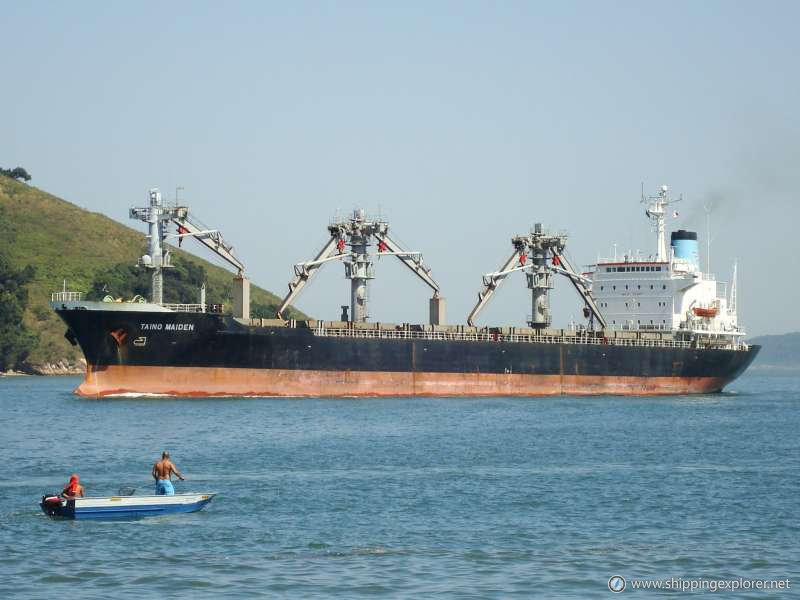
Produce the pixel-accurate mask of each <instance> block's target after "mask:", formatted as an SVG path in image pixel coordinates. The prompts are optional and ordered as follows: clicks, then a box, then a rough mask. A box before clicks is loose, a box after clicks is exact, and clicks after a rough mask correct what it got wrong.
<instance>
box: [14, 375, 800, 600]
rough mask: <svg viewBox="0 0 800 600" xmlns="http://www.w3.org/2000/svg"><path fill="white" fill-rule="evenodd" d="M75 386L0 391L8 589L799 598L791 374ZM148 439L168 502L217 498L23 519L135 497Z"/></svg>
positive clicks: (71, 381)
mask: <svg viewBox="0 0 800 600" xmlns="http://www.w3.org/2000/svg"><path fill="white" fill-rule="evenodd" d="M78 382H79V379H78V378H67V377H49V378H37V377H17V378H6V379H0V421H1V422H2V427H0V442H1V443H0V452H2V457H1V458H2V460H0V500H1V501H2V502H1V503H0V590H2V591H3V594H4V596H14V597H20V598H34V599H36V598H42V599H45V598H47V599H50V598H54V597H70V598H76V597H77V598H125V597H131V598H132V597H137V598H149V597H161V598H173V597H174V598H238V597H252V596H257V595H264V596H271V597H303V598H312V597H318V598H327V597H336V598H355V597H406V598H408V597H442V598H509V597H526V598H527V597H546V598H556V597H563V598H567V597H574V598H590V597H597V598H601V597H605V598H607V597H609V596H613V594H612V593H611V592H610V591H609V588H608V586H609V578H610V577H612V576H614V575H619V576H622V577H623V578H624V579H625V580H626V582H627V588H626V590H625V591H624V593H623V594H621V595H622V596H623V597H625V596H630V595H634V596H636V595H637V593H636V591H635V590H634V589H633V588H632V582H633V581H634V580H636V579H637V578H638V579H641V580H648V579H652V580H662V585H664V583H663V581H670V580H671V579H672V580H674V581H676V582H678V581H689V580H711V579H714V580H734V579H735V580H739V579H740V578H742V579H746V580H785V579H787V578H788V579H789V580H790V585H791V586H792V587H791V591H789V592H788V593H789V594H793V593H794V594H796V593H797V592H798V590H800V573H798V566H799V565H800V526H799V525H798V507H800V494H799V492H800V434H799V433H798V432H800V411H799V410H798V409H800V376H798V375H780V376H779V375H772V374H768V373H764V372H757V371H751V372H749V373H747V374H745V375H744V376H743V377H742V378H741V379H739V380H738V381H736V382H734V383H733V384H732V385H731V386H730V388H729V391H728V392H726V393H722V394H711V395H703V396H674V397H657V398H646V397H594V398H579V397H555V398H530V399H517V398H513V399H512V398H488V399H484V398H481V399H477V398H458V399H454V398H415V399H407V398H405V399H404V398H381V399H324V398H320V399H277V398H219V399H173V398H130V397H128V398H112V399H99V400H98V399H85V398H79V397H76V396H74V395H73V394H72V390H73V389H74V388H75V387H76V385H77V384H78ZM164 449H167V450H169V451H170V452H171V454H172V459H173V461H174V462H175V463H176V465H177V466H178V468H179V469H180V470H181V471H182V472H183V473H184V474H185V475H186V477H187V480H186V482H177V483H176V489H177V491H178V492H179V493H180V492H195V491H196V492H203V491H212V492H218V493H219V496H218V497H217V498H216V499H215V500H214V501H213V502H212V503H211V504H210V505H209V506H208V507H207V508H206V510H204V511H202V512H199V513H193V514H188V515H173V516H167V517H160V518H154V519H145V520H141V521H132V522H110V523H109V522H91V521H53V520H50V519H49V518H47V517H46V516H45V515H44V514H43V513H42V512H41V511H40V509H39V507H38V502H39V499H40V496H41V495H42V494H44V493H45V492H50V491H57V490H60V489H61V487H63V486H64V484H66V482H67V479H68V478H69V475H70V474H71V473H73V472H76V473H78V474H79V475H80V476H81V479H82V482H83V484H84V485H85V486H86V492H87V495H100V496H103V495H114V494H117V493H118V490H119V489H120V488H121V487H123V486H131V487H135V488H136V490H137V491H136V493H137V494H150V493H152V489H153V480H152V478H151V476H150V469H151V467H152V464H153V462H155V461H156V460H157V459H158V458H159V456H160V453H161V451H162V450H164ZM615 583H616V584H617V585H618V584H619V582H618V581H615ZM681 585H683V584H681ZM640 594H641V596H642V597H658V596H659V595H661V594H667V592H662V593H659V592H653V591H647V592H641V593H640ZM784 594H787V592H786V591H783V592H758V591H754V590H749V591H748V590H739V591H731V590H728V591H725V592H723V593H722V594H719V597H777V596H782V595H784Z"/></svg>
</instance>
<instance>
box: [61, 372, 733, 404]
mask: <svg viewBox="0 0 800 600" xmlns="http://www.w3.org/2000/svg"><path fill="white" fill-rule="evenodd" d="M725 383H727V382H726V381H725V380H724V379H723V378H720V377H631V376H619V377H618V376H594V375H518V374H513V373H510V374H493V373H399V372H381V371H312V370H304V371H294V370H283V369H234V368H209V367H136V366H108V367H100V368H94V367H89V368H88V369H87V372H86V378H85V380H84V381H83V382H82V383H81V385H80V386H78V388H77V389H76V390H75V393H76V394H78V395H81V396H89V397H97V396H110V395H116V394H163V395H168V396H289V397H299V396H311V397H315V396H338V397H355V396H560V395H629V396H641V395H671V394H702V393H709V392H718V391H720V390H721V389H722V387H723V386H724V385H725Z"/></svg>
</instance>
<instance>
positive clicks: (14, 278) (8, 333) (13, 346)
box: [0, 255, 38, 371]
mask: <svg viewBox="0 0 800 600" xmlns="http://www.w3.org/2000/svg"><path fill="white" fill-rule="evenodd" d="M34 275H35V271H34V268H33V267H31V266H30V265H28V266H27V267H25V268H24V269H22V270H17V269H14V268H13V267H12V266H11V265H10V264H9V263H8V261H7V260H6V258H5V257H4V256H2V255H0V371H8V370H9V369H14V368H16V367H18V366H19V365H20V364H21V363H22V362H24V361H25V359H26V358H27V357H28V354H30V352H31V350H33V347H34V346H35V345H36V343H37V341H38V338H37V336H36V335H34V334H33V333H30V332H29V331H27V330H26V329H25V327H24V326H23V325H22V314H23V313H24V312H25V307H26V306H27V305H28V289H27V288H26V287H25V286H26V285H27V284H28V283H29V282H30V281H31V280H33V277H34Z"/></svg>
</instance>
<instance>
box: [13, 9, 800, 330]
mask: <svg viewBox="0 0 800 600" xmlns="http://www.w3.org/2000/svg"><path fill="white" fill-rule="evenodd" d="M78 6H79V7H80V8H81V10H75V5H62V4H59V3H35V4H29V5H22V4H9V5H7V6H6V7H5V10H4V15H5V17H6V21H7V24H8V25H9V26H7V31H6V32H5V35H4V36H3V38H2V40H0V48H1V49H2V50H3V52H4V54H5V55H6V56H7V57H10V58H11V61H12V63H11V64H12V65H13V68H14V74H13V76H12V74H7V76H6V79H5V88H6V89H5V92H6V93H4V94H2V95H0V110H2V114H3V115H4V116H5V118H4V119H3V120H2V122H1V123H0V139H2V141H3V143H2V144H0V166H2V167H15V166H17V165H20V166H23V167H25V168H26V169H27V170H28V171H30V173H31V174H32V175H33V180H32V181H31V184H33V185H35V186H37V187H39V188H41V189H43V190H45V191H48V192H51V193H54V194H56V195H58V196H61V197H63V198H65V199H66V200H69V201H71V202H74V203H76V204H78V205H79V206H83V207H86V208H89V209H90V210H95V211H99V212H103V213H104V214H106V215H108V216H110V217H112V218H114V219H116V220H118V221H120V222H123V223H125V224H127V225H129V226H132V227H135V228H137V229H139V230H140V231H143V227H142V226H141V225H142V224H141V223H136V222H132V221H128V220H127V210H128V207H129V206H133V205H142V204H144V203H145V202H146V196H147V190H148V189H149V188H151V187H159V188H160V189H161V190H162V192H163V193H164V195H165V197H167V198H170V199H171V198H173V197H174V194H175V188H176V187H178V186H181V187H182V188H183V191H182V192H181V196H182V198H183V200H184V201H185V202H186V203H187V204H188V205H189V206H190V208H191V210H192V212H194V213H195V214H196V215H197V216H198V217H199V218H200V219H202V220H203V221H204V222H206V223H207V224H209V225H210V226H212V227H215V228H219V229H220V230H221V231H222V232H223V234H224V235H225V237H226V238H227V239H228V240H229V241H231V242H232V243H233V244H234V246H235V249H236V252H237V255H238V256H239V257H240V258H241V259H242V260H243V262H244V263H245V265H246V267H247V273H248V275H249V276H250V277H251V279H252V280H253V281H254V282H255V283H257V284H258V285H260V286H261V287H264V288H266V289H269V290H270V291H273V292H275V293H277V294H279V295H282V294H283V293H284V292H285V290H286V284H287V282H288V281H289V279H290V278H291V276H292V265H293V264H294V263H296V262H299V261H301V260H305V259H308V258H310V257H312V256H313V254H314V253H315V252H316V251H317V249H318V248H319V247H320V246H321V245H322V243H323V242H324V241H325V240H326V237H327V232H326V225H327V223H328V221H329V220H330V218H331V217H333V216H334V215H335V214H336V213H337V210H338V211H339V212H340V214H341V215H344V214H346V213H347V212H349V211H351V210H352V209H353V208H354V207H356V206H363V207H364V208H365V209H366V210H367V211H368V212H370V213H377V212H380V213H381V214H382V215H383V216H385V217H386V218H387V219H388V220H389V221H390V223H391V227H392V231H393V232H396V234H397V237H398V238H399V239H400V240H402V241H403V242H404V243H406V244H407V245H408V246H409V248H410V249H413V250H421V251H422V252H423V253H424V256H425V260H426V263H427V264H428V265H429V266H431V267H432V269H433V275H434V277H435V278H436V279H437V281H439V283H440V284H441V286H442V289H443V293H444V296H445V297H446V299H447V322H449V323H463V322H464V321H465V318H466V315H467V313H468V312H469V310H470V309H471V308H472V305H473V304H474V302H475V300H476V294H477V291H478V289H479V288H480V281H481V275H482V274H483V273H487V272H490V271H493V270H495V269H496V268H497V267H498V266H499V265H500V263H501V262H502V261H503V260H504V259H505V258H506V257H507V256H508V254H509V253H510V251H511V247H510V242H509V240H510V238H511V237H512V236H513V235H516V234H519V233H524V232H527V231H528V230H529V229H530V228H531V227H532V226H533V224H534V223H535V222H542V223H543V224H544V225H545V227H546V228H548V229H550V230H558V231H560V230H566V231H567V232H568V233H569V235H570V238H569V242H568V250H569V253H570V254H571V256H572V257H573V258H574V259H575V262H576V263H579V264H581V265H585V264H589V263H592V262H594V260H595V259H596V258H597V257H598V255H600V256H608V255H610V254H612V253H613V248H614V244H617V251H618V252H619V253H620V254H622V253H623V252H625V251H628V250H633V251H636V250H640V251H641V252H642V253H643V254H650V253H653V252H654V250H655V234H654V233H652V232H651V230H650V227H649V224H648V221H647V219H646V218H645V216H644V214H643V207H642V206H641V205H640V204H639V195H640V186H641V183H642V182H644V184H645V193H646V194H654V193H655V192H656V190H657V188H658V187H659V186H660V185H662V184H667V185H669V186H670V189H671V191H672V192H673V194H674V196H675V197H676V198H677V197H678V196H679V195H680V194H683V198H684V199H683V201H682V202H680V203H678V204H676V205H675V206H674V207H673V208H674V209H675V210H677V211H678V212H679V216H678V217H677V218H674V219H670V220H668V229H678V228H690V229H694V230H696V231H697V232H698V235H699V237H700V249H701V264H702V266H703V268H704V270H705V265H706V256H705V254H706V224H705V212H704V210H703V205H705V206H707V207H711V215H710V225H711V237H712V245H711V271H712V272H714V273H716V274H717V277H718V279H720V280H723V281H729V280H730V273H731V270H732V267H733V263H734V261H735V260H736V261H738V268H739V287H738V292H739V319H740V322H741V323H742V324H743V325H744V326H745V327H746V328H747V331H748V334H749V335H750V336H755V335H762V334H770V333H784V332H790V331H798V330H800V314H799V313H798V311H797V310H795V306H794V300H795V298H796V297H797V296H798V291H800V289H799V288H800V283H798V281H797V278H796V277H794V276H792V275H791V273H792V272H794V273H796V272H797V269H796V268H795V269H792V268H791V267H789V268H788V269H786V268H784V267H783V265H784V263H785V261H787V260H792V258H793V256H795V255H797V254H798V251H800V241H798V235H797V233H796V231H795V229H796V221H797V220H798V217H800V210H798V203H797V202H798V200H797V196H798V191H797V190H798V189H800V171H798V168H797V164H796V163H797V157H798V150H800V136H798V134H800V119H799V118H798V112H797V111H798V106H799V105H800V104H799V103H798V100H800V82H799V81H798V77H797V75H796V64H797V58H798V56H800V53H799V52H798V50H800V42H799V41H798V39H797V36H796V33H795V31H794V29H795V25H794V24H795V23H796V22H797V20H798V17H799V16H800V7H798V5H796V4H794V3H788V2H786V3H781V2H774V3H768V4H759V5H756V4H752V5H732V4H729V3H723V2H709V3H703V4H698V3H688V2H687V3H674V4H671V5H669V6H661V5H658V6H656V5H644V4H641V3H633V2H631V3H622V4H615V5H613V6H611V5H603V4H595V3H588V2H587V3H582V2H572V3H568V4H559V5H541V4H533V3H504V4H501V5H490V4H484V3H478V2H470V3H462V2H459V3H448V2H443V3H436V4H429V3H403V4H402V5H386V4H370V3H356V2H352V3H321V2H319V3H293V4H291V5H288V6H286V5H278V4H262V3H244V2H243V3H235V4H232V5H230V6H227V5H226V6H224V7H223V6H220V5H216V4H211V3H173V4H169V5H164V6H162V5H155V4H148V5H136V6H133V5H123V4H103V3H82V4H80V5H78ZM10 25H16V26H10ZM184 248H186V249H188V250H190V251H193V252H195V253H197V254H199V255H201V256H203V257H208V256H209V255H208V253H206V252H204V251H202V250H200V248H199V247H198V246H195V245H193V244H191V243H187V244H184ZM376 271H377V279H376V280H375V281H374V282H373V284H372V287H371V316H372V320H375V321H393V322H420V321H422V322H424V321H426V319H427V299H428V297H429V296H430V294H429V293H428V290H427V288H426V287H425V286H424V285H423V284H422V283H421V282H419V281H418V280H416V278H414V277H413V275H411V274H410V273H408V272H407V271H406V270H405V269H404V267H402V266H401V265H400V264H399V262H398V261H396V260H394V261H391V260H388V259H387V258H383V259H381V260H380V261H379V262H378V263H377V265H376ZM348 299H349V285H348V282H347V281H346V280H345V279H344V272H343V267H342V266H341V265H339V264H332V265H327V266H326V267H325V268H323V269H322V271H321V272H320V274H319V276H318V277H317V278H316V280H315V281H314V282H313V283H312V284H311V285H310V286H309V287H308V289H307V290H306V291H305V292H304V293H303V294H302V295H301V297H300V298H299V300H298V302H297V307H298V308H300V309H301V310H303V311H305V312H307V313H309V314H311V315H314V316H315V317H319V318H325V319H336V318H338V315H339V312H340V308H339V307H340V305H341V304H347V303H348ZM553 305H554V314H555V322H554V326H566V324H567V322H568V321H569V319H570V318H571V317H573V316H574V317H575V318H576V319H577V318H578V317H579V313H580V308H581V305H580V304H579V302H578V301H577V296H576V295H575V294H574V292H573V291H572V290H571V286H569V285H568V283H567V282H566V280H562V281H559V282H558V283H557V290H556V292H555V293H554V295H553ZM529 312H530V300H529V295H528V290H527V289H526V287H525V282H524V277H522V276H517V277H512V278H510V279H509V281H507V282H506V283H505V285H504V286H503V287H502V288H501V289H500V291H499V292H498V294H497V295H496V298H495V299H494V300H493V301H492V303H491V304H490V305H489V307H488V308H487V309H486V310H485V311H484V313H483V314H482V315H481V317H480V319H479V320H480V323H481V324H488V323H490V324H519V325H521V324H524V321H525V319H526V315H527V314H528V313H529Z"/></svg>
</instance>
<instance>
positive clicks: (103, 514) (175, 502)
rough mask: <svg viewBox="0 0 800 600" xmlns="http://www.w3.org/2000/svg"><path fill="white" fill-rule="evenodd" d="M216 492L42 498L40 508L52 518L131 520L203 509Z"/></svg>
mask: <svg viewBox="0 0 800 600" xmlns="http://www.w3.org/2000/svg"><path fill="white" fill-rule="evenodd" d="M214 496H216V494H211V493H209V494H175V495H174V496H105V497H88V498H75V499H74V500H62V501H61V502H59V503H58V504H55V503H54V502H53V501H52V500H51V501H49V502H48V501H47V500H48V499H46V498H43V499H42V503H41V505H40V506H41V508H42V510H43V511H44V513H45V514H47V515H48V516H51V517H54V518H62V519H76V520H105V521H108V520H134V519H142V518H146V517H160V516H164V515H171V514H177V513H191V512H197V511H198V510H202V509H203V508H205V506H206V505H208V503H209V502H211V500H213V498H214Z"/></svg>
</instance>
